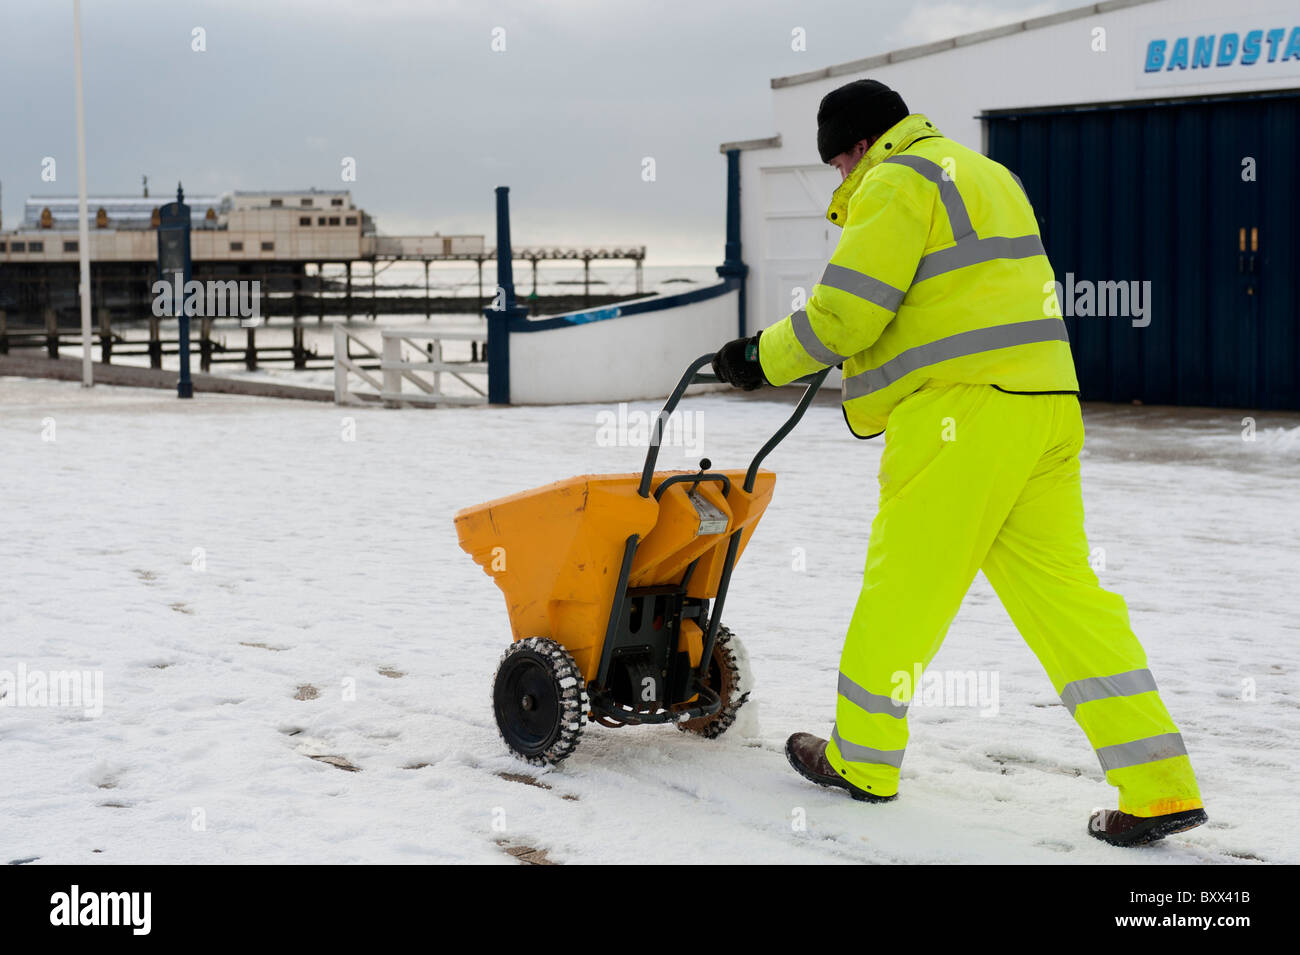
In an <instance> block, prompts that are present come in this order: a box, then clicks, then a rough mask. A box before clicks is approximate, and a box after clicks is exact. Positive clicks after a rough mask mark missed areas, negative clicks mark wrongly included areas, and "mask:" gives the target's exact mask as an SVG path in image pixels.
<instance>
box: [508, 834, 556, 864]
mask: <svg viewBox="0 0 1300 955" xmlns="http://www.w3.org/2000/svg"><path fill="white" fill-rule="evenodd" d="M497 845H499V846H500V847H501V848H502V849H504V850H505V852H506V855H508V856H513V857H514V858H516V859H518V860H519V861H520V862H522V863H523V864H524V865H555V863H554V862H552V861H551V860H550V859H548V858H547V857H546V850H545V849H535V848H533V847H532V846H515V845H511V844H510V843H508V842H506V841H505V840H504V839H500V840H498V841H497Z"/></svg>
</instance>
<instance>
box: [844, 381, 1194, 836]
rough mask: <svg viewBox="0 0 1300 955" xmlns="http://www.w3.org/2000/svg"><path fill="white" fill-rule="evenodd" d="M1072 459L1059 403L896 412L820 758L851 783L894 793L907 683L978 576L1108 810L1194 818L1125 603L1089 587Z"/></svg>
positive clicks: (966, 403) (962, 397)
mask: <svg viewBox="0 0 1300 955" xmlns="http://www.w3.org/2000/svg"><path fill="white" fill-rule="evenodd" d="M1082 447H1083V419H1082V417H1081V414H1080V409H1079V401H1078V399H1077V398H1076V397H1075V396H1074V395H1071V394H1063V395H1051V394H1048V395H1016V394H1009V393H1007V392H1003V391H999V390H998V389H996V388H994V387H992V386H989V385H967V384H950V383H942V382H936V381H932V382H931V383H929V384H928V385H926V386H925V387H923V388H921V389H920V390H919V391H917V392H915V393H913V394H912V395H909V396H908V397H907V398H905V399H903V401H902V402H900V403H899V404H898V406H897V407H895V408H894V410H893V412H892V413H891V414H890V417H889V424H888V429H887V431H886V433H885V449H884V454H883V456H882V458H881V463H880V509H879V511H878V512H877V514H876V517H875V520H874V521H873V522H872V525H871V539H870V542H869V544H868V547H867V565H866V574H865V577H864V579H863V585H862V593H861V596H860V597H859V598H858V603H857V608H856V609H855V610H854V613H853V619H852V622H851V623H850V624H849V631H848V635H847V637H846V639H845V641H844V651H843V655H842V656H841V658H840V673H839V698H838V700H837V703H836V710H835V728H834V729H833V730H832V733H831V741H830V743H829V745H828V746H827V747H826V758H827V759H828V760H829V761H830V764H831V765H832V766H834V767H835V769H836V770H837V771H838V772H839V773H840V774H841V775H842V776H843V777H844V778H845V779H847V780H848V781H849V782H851V783H853V784H854V785H855V786H858V787H860V788H862V789H865V790H867V791H869V792H873V793H876V794H878V795H881V796H888V795H892V794H893V793H895V792H897V791H898V775H899V767H900V766H901V764H902V760H903V751H904V748H905V747H906V745H907V738H908V732H907V707H906V703H907V702H908V700H909V699H910V697H911V695H913V694H914V693H915V690H916V688H915V687H912V686H909V684H910V683H911V682H912V677H913V674H914V673H919V672H920V670H921V669H923V668H924V667H925V666H926V665H928V664H929V662H930V660H931V659H932V658H933V657H934V655H935V653H937V652H938V650H939V646H940V644H941V643H942V642H943V638H944V635H945V633H946V632H947V630H948V626H949V624H950V623H951V622H952V619H953V617H955V616H956V614H957V610H958V608H959V606H960V605H961V602H962V598H963V597H964V596H965V595H966V591H967V590H968V589H969V587H970V585H971V582H972V581H973V580H974V579H975V572H976V571H977V570H980V569H983V571H984V574H985V576H986V577H987V578H988V580H989V583H991V584H992V585H993V588H994V590H995V591H997V594H998V597H999V598H1000V599H1001V601H1002V604H1003V606H1005V607H1006V609H1007V612H1008V614H1009V615H1010V617H1011V619H1012V621H1013V622H1014V623H1015V625H1016V628H1017V629H1018V630H1019V631H1020V634H1021V636H1022V637H1024V639H1025V642H1026V643H1028V644H1029V647H1030V649H1031V650H1033V651H1034V654H1035V655H1036V656H1037V657H1038V659H1039V662H1041V663H1042V665H1043V667H1044V669H1046V670H1047V675H1048V677H1050V679H1051V681H1052V686H1053V687H1054V688H1055V690H1056V692H1057V693H1058V694H1059V695H1060V697H1061V700H1062V702H1063V703H1064V704H1065V707H1066V709H1067V710H1068V711H1069V712H1070V713H1071V714H1072V715H1073V716H1074V718H1075V720H1077V721H1078V723H1079V725H1080V726H1081V727H1082V728H1083V731H1084V733H1085V734H1086V735H1087V737H1088V741H1089V742H1090V743H1091V744H1092V746H1093V748H1094V749H1095V750H1096V752H1097V757H1098V759H1099V760H1100V761H1101V765H1102V769H1103V770H1104V771H1105V774H1106V779H1107V781H1108V782H1109V783H1110V784H1111V785H1112V786H1116V787H1118V789H1119V808H1120V810H1121V811H1123V812H1127V813H1129V814H1131V815H1135V816H1157V815H1163V814H1164V813H1170V812H1180V811H1182V810H1185V809H1196V808H1200V806H1201V795H1200V791H1199V790H1198V789H1197V786H1196V777H1195V775H1194V774H1193V772H1192V766H1191V763H1190V761H1189V760H1188V758H1187V751H1186V749H1185V748H1184V747H1183V741H1182V737H1181V735H1180V734H1179V732H1178V727H1177V726H1175V725H1174V722H1173V719H1172V718H1171V717H1170V715H1169V712H1168V711H1167V710H1166V709H1165V706H1164V703H1162V702H1161V700H1160V695H1159V693H1158V692H1157V691H1156V685H1155V681H1154V680H1153V678H1152V676H1151V672H1150V671H1149V670H1148V669H1147V659H1146V654H1145V652H1144V651H1143V649H1142V645H1141V644H1140V643H1139V642H1138V639H1137V637H1136V636H1134V634H1133V631H1132V630H1131V629H1130V627H1129V619H1128V610H1127V608H1126V606H1125V604H1124V600H1123V598H1122V597H1120V596H1119V595H1118V594H1113V593H1110V592H1108V591H1106V590H1103V589H1102V588H1101V586H1100V584H1099V583H1098V582H1097V576H1096V574H1094V573H1093V571H1092V568H1091V566H1090V565H1089V562H1088V556H1089V552H1088V543H1087V539H1086V538H1085V536H1084V532H1083V499H1082V486H1081V484H1080V477H1079V452H1080V450H1081V449H1082ZM904 677H905V678H904Z"/></svg>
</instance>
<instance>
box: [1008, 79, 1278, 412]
mask: <svg viewBox="0 0 1300 955" xmlns="http://www.w3.org/2000/svg"><path fill="white" fill-rule="evenodd" d="M986 120H987V122H988V126H989V138H988V142H989V155H990V156H992V157H993V158H994V159H996V160H998V161H999V162H1001V163H1003V164H1004V165H1006V166H1007V167H1009V168H1010V169H1012V170H1013V171H1014V172H1016V173H1017V174H1018V175H1019V176H1020V178H1021V180H1022V181H1023V182H1024V185H1025V189H1026V191H1027V192H1028V193H1029V196H1030V198H1031V199H1032V200H1033V202H1034V208H1035V211H1036V213H1037V215H1038V220H1039V224H1040V226H1041V228H1042V232H1043V241H1044V244H1045V246H1046V248H1047V254H1048V256H1049V257H1050V258H1051V260H1052V265H1053V267H1054V269H1055V271H1056V276H1057V280H1058V282H1059V283H1060V284H1061V289H1062V297H1063V301H1062V305H1063V307H1064V308H1065V311H1066V316H1065V317H1066V324H1067V326H1068V327H1069V332H1070V341H1071V343H1072V345H1073V348H1074V355H1075V364H1076V366H1077V368H1078V373H1079V382H1080V387H1081V388H1082V390H1083V396H1084V397H1085V398H1090V399H1095V400H1101V401H1134V400H1139V401H1144V402H1147V403H1151V404H1181V405H1214V406H1220V407H1239V408H1290V409H1300V308H1298V306H1297V302H1298V301H1300V288H1298V287H1297V286H1298V284H1300V247H1298V246H1297V237H1296V225H1295V218H1296V214H1297V209H1300V190H1298V188H1297V185H1296V176H1295V170H1296V163H1297V157H1300V94H1296V93H1285V94H1257V95H1247V96H1241V97H1232V98H1219V99H1201V100H1190V101H1189V100H1181V101H1178V100H1172V101H1161V102H1152V103H1139V104H1124V105H1119V106H1096V107H1078V108H1074V107H1071V108H1061V109H1043V110H1023V111H1018V112H1008V113H991V114H988V115H987V116H986ZM1102 283H1122V286H1120V285H1113V284H1105V285H1103V284H1102ZM1144 283H1150V284H1149V286H1148V285H1145V284H1144ZM1148 288H1149V290H1150V293H1149V296H1150V297H1149V300H1148V298H1147V295H1146V294H1145V292H1144V290H1145V289H1148ZM1126 296H1128V303H1127V306H1128V307H1127V314H1121V315H1114V314H1100V313H1101V312H1110V311H1112V310H1118V309H1116V306H1119V307H1120V308H1123V306H1124V300H1125V297H1126ZM1135 303H1136V304H1137V305H1138V306H1139V307H1140V308H1142V309H1145V310H1146V311H1145V314H1143V315H1139V314H1137V309H1136V308H1135ZM1088 312H1091V313H1092V314H1088Z"/></svg>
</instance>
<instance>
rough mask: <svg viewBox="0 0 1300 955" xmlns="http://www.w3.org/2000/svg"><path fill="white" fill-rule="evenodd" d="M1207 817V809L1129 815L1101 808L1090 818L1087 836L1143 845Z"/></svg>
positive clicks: (1193, 826)
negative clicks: (1152, 814) (1162, 814)
mask: <svg viewBox="0 0 1300 955" xmlns="http://www.w3.org/2000/svg"><path fill="white" fill-rule="evenodd" d="M1207 819H1209V816H1207V815H1206V814H1205V810H1204V809H1187V810H1184V811H1183V812H1171V813H1168V814H1167V815H1164V816H1130V815H1129V814H1128V813H1126V812H1120V811H1119V810H1118V809H1098V810H1096V811H1095V812H1094V813H1093V814H1092V817H1091V818H1090V819H1089V820H1088V835H1090V836H1092V837H1093V838H1096V839H1100V840H1102V841H1103V842H1109V843H1110V844H1111V845H1112V846H1144V845H1147V844H1148V843H1151V842H1158V841H1159V840H1161V839H1163V838H1164V837H1165V836H1167V835H1170V834H1172V833H1175V832H1183V831H1184V830H1186V829H1195V828H1196V827H1197V826H1199V825H1201V824H1202V823H1204V822H1205V821H1206V820H1207Z"/></svg>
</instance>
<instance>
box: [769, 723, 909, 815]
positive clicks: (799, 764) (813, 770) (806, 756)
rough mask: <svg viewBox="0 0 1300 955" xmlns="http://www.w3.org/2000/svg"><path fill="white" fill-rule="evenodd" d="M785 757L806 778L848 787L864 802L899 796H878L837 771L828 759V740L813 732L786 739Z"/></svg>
mask: <svg viewBox="0 0 1300 955" xmlns="http://www.w3.org/2000/svg"><path fill="white" fill-rule="evenodd" d="M785 758H786V759H788V760H789V761H790V765H791V766H793V767H794V771H795V772H796V773H798V774H799V775H800V776H802V777H803V778H804V779H808V780H811V781H812V782H815V783H817V785H819V786H832V787H835V788H837V789H847V790H848V792H849V795H850V796H852V797H853V798H854V799H857V800H860V801H862V802H889V801H890V800H891V799H896V798H898V794H897V793H895V794H894V795H892V796H877V795H876V794H875V793H872V792H867V791H866V790H865V789H859V788H858V787H857V786H855V785H853V784H852V783H851V782H849V781H848V780H847V779H845V778H844V777H842V776H841V775H840V774H839V773H837V772H836V771H835V767H834V766H832V765H831V764H830V763H829V762H827V761H826V740H824V739H821V738H819V737H817V736H813V735H812V733H795V734H794V735H793V736H791V737H790V738H789V739H788V740H786V741H785Z"/></svg>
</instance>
